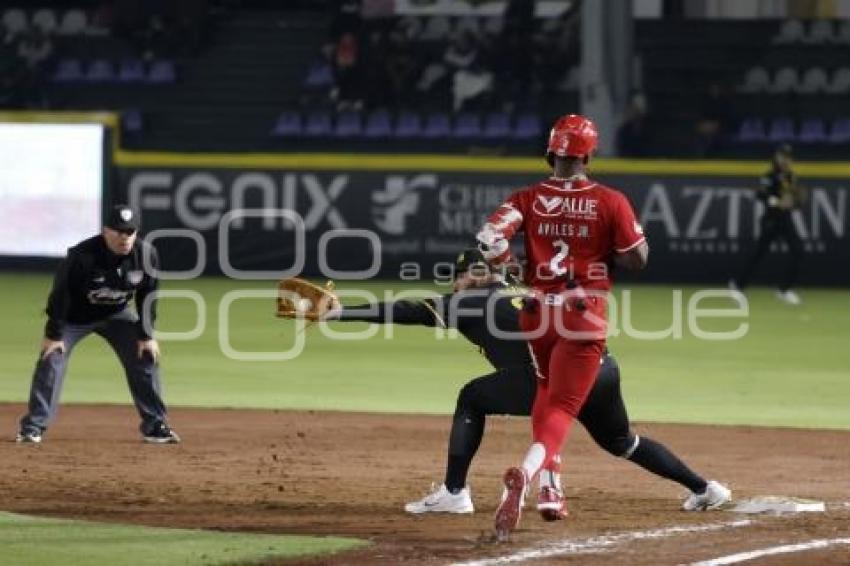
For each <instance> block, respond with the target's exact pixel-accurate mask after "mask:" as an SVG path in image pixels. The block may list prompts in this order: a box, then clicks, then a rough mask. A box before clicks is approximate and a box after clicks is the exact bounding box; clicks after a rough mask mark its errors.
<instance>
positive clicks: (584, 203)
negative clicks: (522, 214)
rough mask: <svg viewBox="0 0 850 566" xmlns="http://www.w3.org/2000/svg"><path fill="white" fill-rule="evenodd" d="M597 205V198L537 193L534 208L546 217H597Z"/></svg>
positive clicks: (536, 212) (535, 211)
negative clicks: (551, 195)
mask: <svg viewBox="0 0 850 566" xmlns="http://www.w3.org/2000/svg"><path fill="white" fill-rule="evenodd" d="M597 205H598V201H597V200H596V199H589V198H584V197H559V196H554V197H547V196H546V195H537V198H536V199H534V204H533V205H532V209H533V210H534V213H535V214H536V215H538V216H542V217H544V218H551V217H553V216H571V217H577V216H578V217H582V218H596V207H597Z"/></svg>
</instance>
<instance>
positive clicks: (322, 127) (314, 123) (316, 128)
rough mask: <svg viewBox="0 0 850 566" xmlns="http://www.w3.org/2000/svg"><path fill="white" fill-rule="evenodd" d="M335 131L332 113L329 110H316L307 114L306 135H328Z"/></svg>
mask: <svg viewBox="0 0 850 566" xmlns="http://www.w3.org/2000/svg"><path fill="white" fill-rule="evenodd" d="M332 132H333V126H332V120H331V114H330V112H328V111H327V110H314V111H312V112H310V114H308V115H307V121H306V123H305V125H304V135H305V136H308V137H327V136H330V135H331V133H332Z"/></svg>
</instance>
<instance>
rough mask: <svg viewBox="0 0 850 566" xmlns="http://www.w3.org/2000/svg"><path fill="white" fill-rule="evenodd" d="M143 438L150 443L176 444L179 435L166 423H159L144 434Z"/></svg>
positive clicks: (178, 440)
mask: <svg viewBox="0 0 850 566" xmlns="http://www.w3.org/2000/svg"><path fill="white" fill-rule="evenodd" d="M144 440H145V442H150V443H151V444H178V443H179V442H180V437H179V436H177V433H176V432H174V431H173V430H171V428H169V426H168V425H167V424H165V423H159V424H157V425H156V426H155V427H154V428H153V430H150V431H148V432H147V433H146V434H145V436H144Z"/></svg>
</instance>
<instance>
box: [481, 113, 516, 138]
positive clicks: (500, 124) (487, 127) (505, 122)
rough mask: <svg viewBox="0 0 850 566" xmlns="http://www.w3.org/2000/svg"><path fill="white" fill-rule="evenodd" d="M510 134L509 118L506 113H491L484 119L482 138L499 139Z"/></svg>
mask: <svg viewBox="0 0 850 566" xmlns="http://www.w3.org/2000/svg"><path fill="white" fill-rule="evenodd" d="M510 132H511V117H510V115H509V114H508V113H507V112H493V113H491V114H488V115H487V117H486V118H485V119H484V130H483V131H482V136H483V137H485V138H489V139H501V138H505V137H507V136H508V135H509V134H510Z"/></svg>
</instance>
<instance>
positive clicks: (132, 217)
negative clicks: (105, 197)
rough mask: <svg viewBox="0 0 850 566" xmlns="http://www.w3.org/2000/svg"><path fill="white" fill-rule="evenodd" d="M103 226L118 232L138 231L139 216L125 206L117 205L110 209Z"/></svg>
mask: <svg viewBox="0 0 850 566" xmlns="http://www.w3.org/2000/svg"><path fill="white" fill-rule="evenodd" d="M105 226H106V227H107V228H112V229H113V230H117V231H119V232H135V231H137V230H138V229H139V215H138V214H136V211H134V210H133V209H132V208H130V207H129V206H127V205H126V204H117V205H115V206H113V207H112V209H110V211H109V216H107V218H106V224H105Z"/></svg>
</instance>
